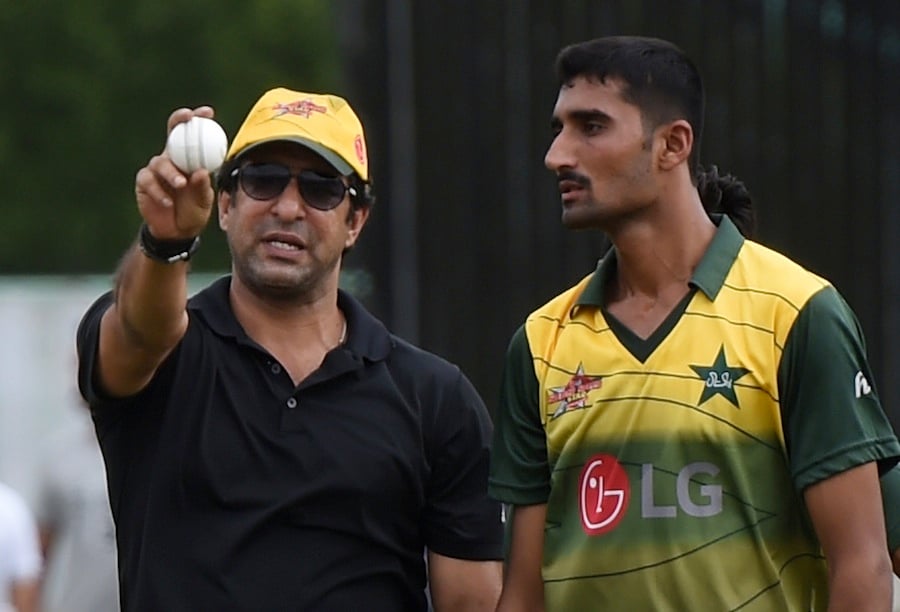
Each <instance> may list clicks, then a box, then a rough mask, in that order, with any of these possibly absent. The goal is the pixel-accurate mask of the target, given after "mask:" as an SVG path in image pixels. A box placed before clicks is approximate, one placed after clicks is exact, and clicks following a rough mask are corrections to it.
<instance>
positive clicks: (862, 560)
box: [490, 37, 900, 612]
mask: <svg viewBox="0 0 900 612" xmlns="http://www.w3.org/2000/svg"><path fill="white" fill-rule="evenodd" d="M557 69H558V75H559V81H560V89H559V95H558V98H557V102H556V106H555V108H554V111H553V118H552V126H553V134H554V137H553V141H552V143H551V145H550V148H549V150H548V152H547V154H546V159H545V162H546V165H547V167H548V168H549V169H550V170H551V171H552V172H553V173H554V174H555V175H556V177H557V180H558V183H559V190H560V193H561V203H562V220H563V223H564V224H565V225H566V226H567V227H569V228H571V229H596V230H602V231H604V232H606V233H607V235H608V236H609V237H610V239H611V241H612V244H613V248H612V249H611V250H610V251H609V253H607V254H606V255H605V256H604V257H603V258H602V259H601V261H600V263H599V265H598V267H597V269H596V271H595V272H593V273H592V274H590V275H589V276H587V277H586V278H585V279H584V280H582V281H581V282H580V283H578V284H577V285H576V286H575V287H573V288H571V289H569V290H567V291H565V292H564V293H562V294H561V295H559V296H557V297H556V298H554V299H553V300H551V301H550V302H548V303H547V304H545V305H544V306H542V307H540V308H538V309H537V310H536V311H535V312H534V313H532V314H531V315H530V316H529V317H528V318H527V320H526V322H525V324H524V325H523V326H522V327H521V328H520V329H519V330H518V331H517V332H516V334H515V335H514V337H513V339H512V341H511V344H510V347H509V352H508V355H507V361H506V366H505V373H504V380H503V386H502V394H501V403H500V407H499V411H498V414H497V416H496V419H497V429H496V431H495V438H494V447H493V453H494V454H493V459H492V473H491V480H490V490H491V492H492V494H493V495H494V496H495V497H496V498H498V499H499V500H501V501H503V502H506V503H508V504H511V505H512V506H513V507H514V508H513V515H512V525H511V533H510V550H509V554H508V565H507V574H506V577H505V581H504V590H503V594H502V595H501V602H500V607H499V609H500V610H503V611H516V612H521V611H523V610H543V609H546V610H553V611H557V610H607V611H612V610H628V611H631V610H657V611H662V610H673V611H675V610H737V609H740V610H743V611H745V612H752V611H760V612H770V611H773V610H797V611H799V610H803V611H808V610H826V609H828V610H832V611H834V610H847V611H849V610H867V611H875V610H883V611H887V610H889V609H890V606H891V588H892V582H891V581H892V577H891V564H890V557H889V554H888V547H887V545H886V540H885V520H884V516H883V512H882V506H881V494H880V491H879V475H880V474H881V473H883V472H885V471H886V470H888V469H890V468H891V466H893V465H894V464H895V463H896V461H897V457H898V455H900V444H898V442H897V439H896V437H895V435H894V433H893V431H892V429H891V427H890V425H889V423H888V421H887V419H886V418H885V415H884V413H883V411H882V408H881V406H880V403H879V400H878V397H877V395H876V391H875V388H874V384H873V380H872V374H871V371H870V368H869V365H868V363H867V359H866V354H865V349H864V344H863V339H862V334H861V331H860V328H859V325H858V323H857V321H856V318H855V316H854V314H853V313H852V312H851V310H850V308H849V307H848V306H847V304H846V303H845V302H844V300H843V299H842V298H841V297H840V295H839V294H838V292H837V291H836V290H835V288H834V287H832V286H831V285H830V284H829V283H828V281H826V280H824V279H822V278H820V277H818V276H816V275H814V274H812V273H810V272H808V271H806V270H804V269H803V268H801V267H800V266H799V265H797V264H796V263H794V262H792V261H791V260H789V259H788V258H786V257H784V256H782V255H780V254H778V253H776V252H774V251H772V250H770V249H767V248H765V247H763V246H761V245H760V244H757V243H755V242H752V241H751V240H749V239H748V238H747V237H746V236H745V234H749V233H750V231H749V230H750V228H751V226H752V208H751V207H750V199H749V196H748V194H747V192H746V190H745V189H744V188H743V185H742V184H740V183H739V182H738V181H735V180H734V179H733V178H731V177H720V176H719V175H718V173H717V172H716V171H715V170H714V169H713V170H712V171H710V172H703V171H702V170H701V169H700V168H699V166H698V159H699V141H700V136H701V132H702V122H703V119H702V115H703V89H702V84H701V79H700V75H699V73H698V71H697V70H696V68H695V67H694V65H693V63H692V62H691V61H690V60H689V59H688V58H687V57H686V56H685V55H684V54H683V53H682V52H681V51H680V50H679V49H677V48H676V47H675V46H674V45H672V44H670V43H667V42H665V41H660V40H656V39H648V38H638V37H610V38H602V39H598V40H593V41H589V42H585V43H581V44H577V45H573V46H570V47H568V48H566V49H564V50H563V51H562V52H561V54H560V56H559V58H558V60H557Z"/></svg>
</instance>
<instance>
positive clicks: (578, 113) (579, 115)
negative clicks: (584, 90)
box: [569, 108, 612, 122]
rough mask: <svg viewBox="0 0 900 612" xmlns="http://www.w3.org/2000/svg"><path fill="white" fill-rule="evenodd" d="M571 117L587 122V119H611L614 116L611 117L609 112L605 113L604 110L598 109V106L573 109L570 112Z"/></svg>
mask: <svg viewBox="0 0 900 612" xmlns="http://www.w3.org/2000/svg"><path fill="white" fill-rule="evenodd" d="M569 117H571V118H572V119H574V120H576V121H581V122H586V121H611V120H612V117H610V116H609V115H608V114H607V113H604V112H603V111H602V110H598V109H596V108H590V109H584V110H573V111H572V112H570V113H569Z"/></svg>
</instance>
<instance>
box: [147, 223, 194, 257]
mask: <svg viewBox="0 0 900 612" xmlns="http://www.w3.org/2000/svg"><path fill="white" fill-rule="evenodd" d="M138 246H139V247H140V249H141V253H143V254H144V255H146V256H147V257H149V258H150V259H153V260H155V261H159V262H162V263H165V264H173V263H177V262H179V261H187V260H189V259H190V258H191V256H193V254H194V253H195V252H196V251H197V249H198V248H199V247H200V236H194V237H193V238H185V239H180V240H160V239H158V238H154V236H153V234H151V233H150V228H149V227H147V224H146V223H143V224H141V231H140V233H139V234H138Z"/></svg>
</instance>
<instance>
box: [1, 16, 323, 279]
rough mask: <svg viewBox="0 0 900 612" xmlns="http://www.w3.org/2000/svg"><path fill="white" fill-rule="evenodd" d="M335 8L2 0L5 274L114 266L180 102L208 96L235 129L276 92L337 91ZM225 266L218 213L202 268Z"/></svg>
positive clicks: (130, 234)
mask: <svg viewBox="0 0 900 612" xmlns="http://www.w3.org/2000/svg"><path fill="white" fill-rule="evenodd" d="M330 7H331V5H330V3H327V2H321V1H320V0H217V1H215V2H213V1H212V0H166V1H165V2H160V1H159V0H129V1H127V2H121V1H119V0H95V1H92V2H67V1H65V0H27V1H26V2H21V1H18V0H0V40H2V41H3V42H2V53H0V91H3V93H4V96H3V99H2V100H0V168H3V172H2V175H3V177H4V181H3V190H4V193H5V194H6V195H5V196H4V198H3V199H2V200H0V219H2V230H0V236H2V239H0V274H9V273H86V272H109V271H111V270H112V269H113V268H114V266H115V263H116V261H117V260H118V258H119V256H120V255H121V253H122V252H123V251H124V249H125V248H126V247H127V245H128V244H129V243H130V242H131V240H132V239H133V237H134V236H135V234H136V231H137V227H138V222H139V216H138V213H137V208H136V206H135V204H134V196H133V193H134V176H135V173H136V172H137V170H138V168H140V167H141V166H143V165H144V164H145V163H146V162H147V160H149V158H150V157H151V156H152V155H154V154H156V153H157V152H158V151H160V150H161V149H162V147H163V146H164V144H165V124H166V118H167V117H168V115H169V113H170V112H171V111H172V110H173V109H175V108H178V107H180V106H198V105H201V104H210V105H212V106H214V107H215V109H216V117H217V119H218V120H219V121H220V122H221V123H222V125H223V127H224V128H225V131H226V132H227V133H228V134H229V135H232V134H233V133H234V132H235V131H236V130H237V128H238V126H239V125H240V123H241V121H242V120H243V118H244V115H245V114H246V112H247V111H248V110H249V109H250V107H251V105H252V104H253V102H254V101H255V100H256V98H258V97H259V95H260V94H261V93H262V92H263V91H264V90H266V89H268V88H270V87H274V86H277V85H286V86H289V87H292V88H296V89H302V90H306V91H316V90H320V91H321V90H334V89H335V88H336V86H337V83H338V82H339V63H338V58H337V42H336V39H335V36H334V31H333V27H332V26H331V23H332V17H331V15H330V13H329V11H330ZM227 267H228V255H227V248H226V247H225V244H224V239H223V237H222V235H221V232H220V231H219V230H218V228H217V227H216V223H215V219H213V220H212V221H211V223H210V227H209V228H208V229H207V232H206V233H205V234H204V247H203V248H202V249H201V250H200V252H199V253H198V256H197V258H196V263H195V268H197V269H204V268H206V269H210V268H211V269H218V270H222V269H225V268H227Z"/></svg>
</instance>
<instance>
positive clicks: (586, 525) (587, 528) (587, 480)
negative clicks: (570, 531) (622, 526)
mask: <svg viewBox="0 0 900 612" xmlns="http://www.w3.org/2000/svg"><path fill="white" fill-rule="evenodd" d="M630 498H631V485H630V484H629V483H628V475H627V474H626V473H625V470H624V469H623V468H622V466H621V465H619V462H618V461H617V460H616V458H615V457H613V456H612V455H603V454H601V455H594V456H593V457H591V458H590V459H588V460H587V462H585V464H584V469H582V470H581V478H580V479H579V486H578V507H579V510H580V513H581V527H582V529H584V532H585V533H586V534H588V535H601V534H603V533H606V532H608V531H612V530H613V529H615V527H616V525H618V524H619V522H620V521H621V520H622V517H623V516H625V511H626V510H628V500H629V499H630Z"/></svg>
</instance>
